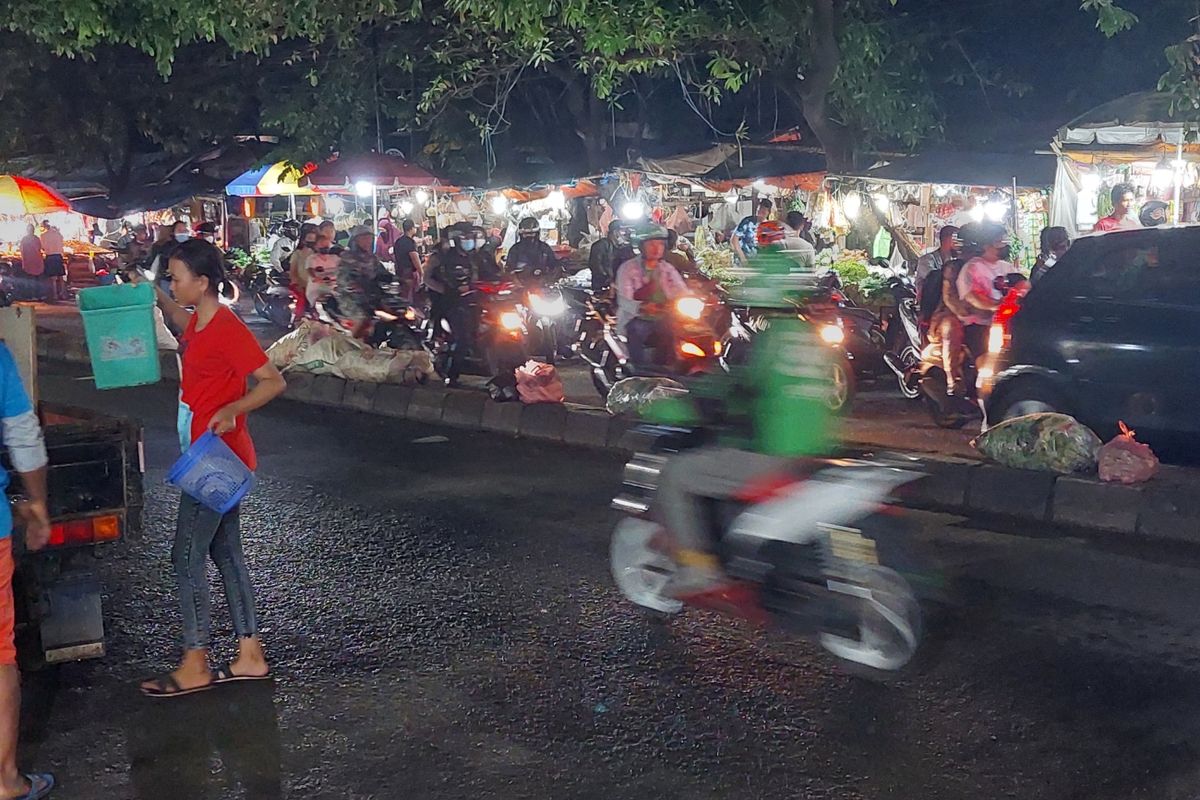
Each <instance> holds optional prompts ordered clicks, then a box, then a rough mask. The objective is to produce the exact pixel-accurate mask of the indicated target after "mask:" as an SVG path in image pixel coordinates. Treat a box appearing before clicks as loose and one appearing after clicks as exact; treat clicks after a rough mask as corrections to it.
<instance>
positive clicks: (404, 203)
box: [400, 200, 413, 217]
mask: <svg viewBox="0 0 1200 800" xmlns="http://www.w3.org/2000/svg"><path fill="white" fill-rule="evenodd" d="M412 212H413V204H412V201H411V200H401V201H400V214H401V216H405V217H407V216H408V215H409V214H411V213H412Z"/></svg>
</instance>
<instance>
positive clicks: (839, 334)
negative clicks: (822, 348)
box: [820, 325, 846, 344]
mask: <svg viewBox="0 0 1200 800" xmlns="http://www.w3.org/2000/svg"><path fill="white" fill-rule="evenodd" d="M820 334H821V341H823V342H825V344H841V343H842V342H844V341H846V332H845V331H844V330H842V326H841V325H822V326H821V331H820Z"/></svg>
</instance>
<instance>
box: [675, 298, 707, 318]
mask: <svg viewBox="0 0 1200 800" xmlns="http://www.w3.org/2000/svg"><path fill="white" fill-rule="evenodd" d="M675 311H676V313H678V314H679V316H681V317H685V318H687V319H700V317H702V316H704V301H703V300H701V299H700V298H699V297H681V298H679V299H678V300H676V301H675Z"/></svg>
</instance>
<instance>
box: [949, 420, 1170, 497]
mask: <svg viewBox="0 0 1200 800" xmlns="http://www.w3.org/2000/svg"><path fill="white" fill-rule="evenodd" d="M971 445H972V446H973V447H974V448H975V449H976V450H978V451H979V452H980V453H981V454H982V455H984V456H986V457H987V458H989V459H991V460H992V461H995V462H997V463H998V464H1001V465H1003V466H1006V467H1013V468H1016V469H1030V470H1038V471H1042V472H1057V473H1059V474H1061V475H1072V474H1091V473H1097V472H1098V473H1099V476H1100V480H1102V481H1107V482H1114V483H1124V484H1132V483H1142V482H1144V481H1147V480H1149V479H1150V478H1152V477H1154V475H1155V473H1156V472H1157V471H1158V459H1157V458H1156V457H1155V455H1154V453H1153V452H1151V450H1150V448H1149V447H1148V446H1146V445H1145V444H1142V443H1141V442H1138V441H1136V440H1135V439H1134V438H1133V432H1132V431H1130V430H1129V429H1128V428H1126V427H1125V424H1124V423H1121V434H1120V435H1118V436H1117V437H1116V438H1114V439H1113V440H1111V441H1110V442H1108V443H1107V444H1103V443H1101V441H1100V437H1099V436H1097V435H1096V434H1095V432H1093V431H1092V429H1091V428H1089V427H1087V426H1086V425H1084V424H1083V423H1081V422H1079V421H1078V420H1076V419H1075V418H1074V417H1070V416H1068V415H1066V414H1055V413H1040V414H1028V415H1026V416H1023V417H1016V418H1014V419H1008V420H1005V421H1003V422H1001V423H999V424H997V425H995V426H993V427H991V428H989V429H988V430H987V431H985V432H984V433H982V434H980V435H979V436H978V437H977V438H976V439H975V440H974V441H972V442H971Z"/></svg>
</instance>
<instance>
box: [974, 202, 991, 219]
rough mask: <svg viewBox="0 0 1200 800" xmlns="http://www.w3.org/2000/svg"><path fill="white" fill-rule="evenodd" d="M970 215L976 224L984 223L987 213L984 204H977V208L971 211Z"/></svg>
mask: <svg viewBox="0 0 1200 800" xmlns="http://www.w3.org/2000/svg"><path fill="white" fill-rule="evenodd" d="M970 213H971V219H973V220H975V221H976V222H983V217H984V215H985V214H986V213H987V212H985V211H984V210H983V204H982V203H978V202H977V203H976V204H975V207H974V208H972V209H971V212H970Z"/></svg>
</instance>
